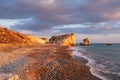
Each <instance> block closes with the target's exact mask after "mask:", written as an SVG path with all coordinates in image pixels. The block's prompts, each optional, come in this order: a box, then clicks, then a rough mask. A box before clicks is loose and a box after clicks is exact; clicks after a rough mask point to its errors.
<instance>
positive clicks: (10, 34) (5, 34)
mask: <svg viewBox="0 0 120 80" xmlns="http://www.w3.org/2000/svg"><path fill="white" fill-rule="evenodd" d="M0 43H1V44H6V43H11V44H18V43H40V44H44V43H46V42H45V41H44V40H43V39H40V38H37V37H35V36H31V35H25V34H22V33H19V32H15V31H12V30H8V29H7V28H2V27H0Z"/></svg>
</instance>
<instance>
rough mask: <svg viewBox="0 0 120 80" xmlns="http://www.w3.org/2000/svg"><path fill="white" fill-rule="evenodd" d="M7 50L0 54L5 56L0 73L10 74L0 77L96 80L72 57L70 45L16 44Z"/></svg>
mask: <svg viewBox="0 0 120 80" xmlns="http://www.w3.org/2000/svg"><path fill="white" fill-rule="evenodd" d="M7 49H8V48H7ZM8 50H9V51H8V52H6V51H5V52H4V53H5V55H2V54H4V53H2V54H1V53H0V54H1V55H2V56H4V57H5V58H2V59H1V61H5V59H7V62H6V61H5V62H4V63H3V64H0V66H1V67H0V73H7V74H11V75H10V76H9V77H8V76H6V75H7V74H5V75H3V76H4V77H3V80H4V79H10V80H12V79H16V78H17V79H18V78H19V79H20V80H21V79H24V80H45V79H47V80H66V79H69V80H100V79H98V78H97V77H95V76H93V75H92V74H91V73H90V67H88V66H87V65H86V64H84V63H83V62H82V61H81V62H80V61H77V60H74V58H73V57H74V53H73V50H72V49H70V47H66V46H61V45H56V44H45V45H36V46H35V45H34V46H33V45H30V46H26V45H25V46H20V47H19V46H17V48H15V47H14V48H12V49H8ZM2 56H1V57H2ZM7 56H8V57H7ZM9 61H10V62H9ZM9 65H10V66H11V67H9ZM6 68H8V70H7V71H6ZM0 77H1V74H0ZM19 79H18V80H19Z"/></svg>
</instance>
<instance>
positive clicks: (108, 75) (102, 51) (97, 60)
mask: <svg viewBox="0 0 120 80" xmlns="http://www.w3.org/2000/svg"><path fill="white" fill-rule="evenodd" d="M74 54H75V56H78V57H81V58H84V59H86V60H87V63H86V65H87V66H89V67H90V71H91V73H92V74H93V75H94V76H96V77H98V78H100V79H102V80H120V44H113V45H110V46H108V45H106V44H91V45H90V46H80V45H79V44H77V46H76V47H75V48H74Z"/></svg>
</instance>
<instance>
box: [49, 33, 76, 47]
mask: <svg viewBox="0 0 120 80" xmlns="http://www.w3.org/2000/svg"><path fill="white" fill-rule="evenodd" d="M49 43H52V44H61V45H64V46H75V45H76V35H75V34H74V33H71V34H64V35H58V36H52V37H51V38H50V39H49Z"/></svg>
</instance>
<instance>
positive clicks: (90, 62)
mask: <svg viewBox="0 0 120 80" xmlns="http://www.w3.org/2000/svg"><path fill="white" fill-rule="evenodd" d="M72 49H73V50H74V51H73V53H74V55H76V56H80V57H82V58H84V59H86V60H88V63H87V64H86V65H87V66H89V67H90V72H91V74H92V75H94V76H96V77H98V78H100V79H102V80H109V79H107V78H106V77H104V76H102V75H100V74H99V73H98V71H97V69H96V68H95V66H94V64H95V61H94V60H93V59H92V58H89V57H87V56H85V55H83V54H82V53H81V52H78V51H79V50H80V48H77V47H74V48H72Z"/></svg>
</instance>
